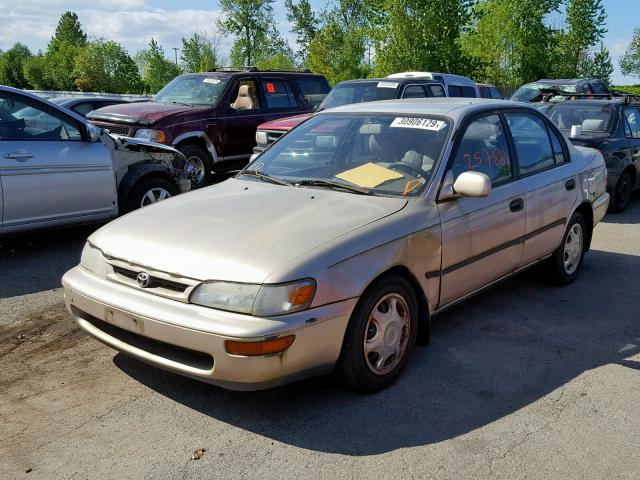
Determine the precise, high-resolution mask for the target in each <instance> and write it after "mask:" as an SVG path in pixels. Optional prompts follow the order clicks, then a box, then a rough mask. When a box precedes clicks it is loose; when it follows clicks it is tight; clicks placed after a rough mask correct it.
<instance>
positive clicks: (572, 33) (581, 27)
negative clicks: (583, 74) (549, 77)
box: [554, 0, 607, 77]
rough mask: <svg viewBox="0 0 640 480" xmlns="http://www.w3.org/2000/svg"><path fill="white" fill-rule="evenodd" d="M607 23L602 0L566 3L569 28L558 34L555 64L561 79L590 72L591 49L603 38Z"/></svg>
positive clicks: (571, 0)
mask: <svg viewBox="0 0 640 480" xmlns="http://www.w3.org/2000/svg"><path fill="white" fill-rule="evenodd" d="M606 21H607V14H606V12H605V9H604V7H603V6H602V0H567V4H566V28H565V29H564V30H563V31H562V32H560V33H559V34H558V44H557V54H556V58H555V62H554V63H555V65H556V66H557V68H556V69H555V74H556V75H557V76H558V77H576V76H578V75H579V73H580V71H581V70H584V69H588V68H589V66H588V63H589V62H590V61H591V60H592V59H590V58H589V49H590V48H592V47H594V46H595V45H597V43H598V42H599V41H600V40H601V39H602V38H603V37H604V34H605V33H606V32H607V29H606V27H605V24H606ZM585 62H586V63H587V65H584V63H585Z"/></svg>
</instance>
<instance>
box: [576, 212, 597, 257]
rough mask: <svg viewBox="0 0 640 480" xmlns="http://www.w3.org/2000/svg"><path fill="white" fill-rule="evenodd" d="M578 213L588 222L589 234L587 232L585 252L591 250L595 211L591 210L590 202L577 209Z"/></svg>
mask: <svg viewBox="0 0 640 480" xmlns="http://www.w3.org/2000/svg"><path fill="white" fill-rule="evenodd" d="M576 212H578V213H580V214H581V215H582V217H583V218H584V221H585V222H586V224H587V225H586V227H587V232H586V239H585V240H586V248H585V251H587V250H589V248H591V237H592V236H593V210H592V209H591V204H589V203H588V202H583V203H581V204H580V205H579V206H578V208H576Z"/></svg>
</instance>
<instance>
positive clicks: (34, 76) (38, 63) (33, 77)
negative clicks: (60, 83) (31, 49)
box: [23, 52, 53, 90]
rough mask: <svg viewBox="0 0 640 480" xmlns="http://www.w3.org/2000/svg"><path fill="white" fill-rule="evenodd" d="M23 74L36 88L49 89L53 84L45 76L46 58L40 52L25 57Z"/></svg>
mask: <svg viewBox="0 0 640 480" xmlns="http://www.w3.org/2000/svg"><path fill="white" fill-rule="evenodd" d="M23 71H24V76H25V78H26V79H27V81H28V82H29V83H30V84H31V86H32V87H33V88H35V89H37V90H50V89H52V88H53V85H52V84H51V82H50V81H49V79H48V77H47V60H46V58H45V56H44V55H43V54H42V52H38V54H37V55H34V56H33V57H30V58H27V59H26V60H25V62H24V65H23Z"/></svg>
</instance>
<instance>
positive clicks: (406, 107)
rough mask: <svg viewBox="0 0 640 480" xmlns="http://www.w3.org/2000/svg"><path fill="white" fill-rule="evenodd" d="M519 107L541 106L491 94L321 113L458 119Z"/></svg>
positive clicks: (375, 104)
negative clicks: (493, 109)
mask: <svg viewBox="0 0 640 480" xmlns="http://www.w3.org/2000/svg"><path fill="white" fill-rule="evenodd" d="M492 107H493V108H502V109H504V108H514V109H515V108H517V109H521V110H522V109H528V110H531V111H534V112H537V111H538V110H537V109H536V108H534V107H533V106H531V105H529V104H527V103H523V102H512V101H509V100H494V99H490V98H466V97H446V98H444V97H443V98H411V99H401V100H383V101H377V102H364V103H353V104H350V105H343V106H340V107H334V108H330V109H327V110H323V111H322V112H320V113H318V115H332V114H337V113H391V114H397V115H424V114H433V115H442V116H447V117H450V118H453V119H454V120H458V119H460V118H462V117H464V116H465V115H467V114H468V113H471V112H473V111H481V110H491V108H492Z"/></svg>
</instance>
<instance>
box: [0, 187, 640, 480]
mask: <svg viewBox="0 0 640 480" xmlns="http://www.w3.org/2000/svg"><path fill="white" fill-rule="evenodd" d="M639 223H640V197H638V196H637V197H636V198H635V199H634V202H633V203H632V205H631V206H630V209H629V210H628V211H627V212H626V213H624V214H621V215H610V216H608V217H607V218H606V219H605V221H604V222H603V223H602V224H601V225H600V226H599V227H598V228H597V230H596V233H595V236H594V242H593V249H592V251H591V252H589V253H588V254H587V257H586V264H585V268H584V271H583V274H582V276H581V277H580V279H579V280H578V281H577V282H576V283H574V284H573V285H571V286H568V287H564V288H557V287H552V286H549V285H547V284H545V283H544V282H543V281H541V279H540V278H539V276H538V275H536V274H535V273H527V274H524V275H521V276H519V277H517V278H514V279H512V280H509V281H507V282H504V283H502V284H500V285H498V286H496V287H495V288H493V289H491V290H490V291H488V292H486V293H484V294H482V295H480V296H478V297H475V298H473V299H471V300H469V301H467V302H464V303H463V304H460V305H459V306H457V307H455V308H454V309H452V310H450V311H448V312H446V313H444V314H443V315H441V316H440V317H438V318H437V319H436V320H435V322H434V323H435V324H434V331H433V340H432V342H431V344H430V345H429V346H428V347H421V348H418V349H417V350H416V353H415V354H414V356H413V358H412V360H411V362H410V364H409V367H408V368H407V370H406V372H405V374H404V375H403V377H402V378H401V380H400V381H399V382H398V383H397V384H396V385H395V386H393V387H392V388H390V389H388V390H386V391H384V392H380V393H378V394H375V395H364V396H363V395H359V394H357V393H354V392H351V391H348V390H345V389H342V388H340V387H338V386H336V385H335V384H334V383H333V381H332V379H331V378H330V377H327V378H319V379H312V380H308V381H305V382H301V383H297V384H293V385H289V386H285V387H281V388H278V389H274V390H268V391H263V392H254V393H239V392H229V391H226V390H222V389H220V388H217V387H214V386H210V385H206V384H202V383H199V382H196V381H193V380H189V379H186V378H182V377H180V376H177V375H173V374H171V373H167V372H164V371H161V370H157V369H154V368H152V367H149V366H146V365H144V364H141V363H139V362H137V361H135V360H133V359H130V358H128V357H126V356H124V355H122V354H117V353H116V352H114V351H113V350H111V349H109V348H108V347H106V346H104V345H102V344H100V343H99V342H97V341H95V340H92V339H90V338H88V337H87V336H86V335H84V334H82V333H81V332H79V331H78V329H77V328H76V327H75V326H74V324H73V322H72V321H71V320H70V319H69V316H68V315H67V314H66V312H65V310H64V307H63V302H62V292H61V289H60V288H59V281H60V277H61V275H62V273H63V272H64V271H65V270H66V269H68V268H69V267H71V266H72V265H74V264H76V263H77V261H78V257H79V254H80V250H81V247H82V244H83V243H84V239H85V238H86V236H87V235H88V234H89V233H90V232H91V231H92V228H95V227H84V228H77V229H71V230H66V231H59V232H47V233H39V234H33V235H29V236H22V237H14V238H11V239H8V240H7V239H5V240H0V398H1V402H0V427H1V428H0V431H1V433H0V478H2V479H5V478H6V479H13V478H41V479H56V478H65V479H67V478H69V479H85V478H91V479H102V478H104V479H113V478H161V479H164V478H166V479H176V478H234V479H235V478H256V477H260V478H263V479H272V478H273V479H287V478H291V479H294V478H295V479H297V478H300V477H313V478H330V479H331V480H337V479H343V478H376V479H385V478H402V479H410V478H421V479H422V478H443V479H446V478H450V479H466V478H468V479H478V478H505V479H525V478H526V479H538V478H540V479H543V478H544V479H547V478H562V479H585V478H593V479H603V478H616V479H638V478H640V456H639V455H638V452H639V451H640V411H639V409H638V405H640V377H639V375H638V370H640V314H639V312H638V305H639V304H640V290H639V289H638V278H640V277H639V274H638V272H639V271H640V226H639ZM199 448H202V449H205V451H204V452H203V455H202V458H200V459H198V460H192V454H193V453H194V451H195V450H196V449H199ZM201 453H202V452H201Z"/></svg>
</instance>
